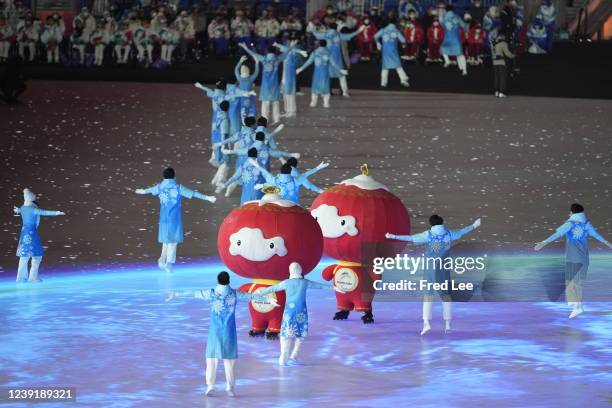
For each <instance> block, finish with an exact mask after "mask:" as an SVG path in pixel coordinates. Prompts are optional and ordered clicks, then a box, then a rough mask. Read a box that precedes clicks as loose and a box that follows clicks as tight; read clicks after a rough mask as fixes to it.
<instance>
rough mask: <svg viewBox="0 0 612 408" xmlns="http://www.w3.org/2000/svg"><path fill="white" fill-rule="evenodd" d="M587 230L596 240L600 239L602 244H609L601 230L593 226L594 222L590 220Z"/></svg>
mask: <svg viewBox="0 0 612 408" xmlns="http://www.w3.org/2000/svg"><path fill="white" fill-rule="evenodd" d="M586 230H587V231H588V233H589V235H590V236H592V237H593V238H595V239H596V240H598V241H599V242H601V243H602V244H606V245H607V244H608V240H607V239H605V238H604V237H602V236H601V235H600V234H599V232H597V230H596V229H595V227H593V224H591V223H590V222H588V223H587V227H586Z"/></svg>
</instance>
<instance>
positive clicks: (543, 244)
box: [533, 242, 546, 251]
mask: <svg viewBox="0 0 612 408" xmlns="http://www.w3.org/2000/svg"><path fill="white" fill-rule="evenodd" d="M545 246H546V243H545V242H538V243H537V244H535V247H533V249H535V250H536V251H539V250H540V249H542V248H544V247H545Z"/></svg>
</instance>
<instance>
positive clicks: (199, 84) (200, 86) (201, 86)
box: [193, 82, 204, 89]
mask: <svg viewBox="0 0 612 408" xmlns="http://www.w3.org/2000/svg"><path fill="white" fill-rule="evenodd" d="M193 86H195V87H196V88H198V89H202V88H204V85H202V84H201V83H199V82H196V83H195V84H193Z"/></svg>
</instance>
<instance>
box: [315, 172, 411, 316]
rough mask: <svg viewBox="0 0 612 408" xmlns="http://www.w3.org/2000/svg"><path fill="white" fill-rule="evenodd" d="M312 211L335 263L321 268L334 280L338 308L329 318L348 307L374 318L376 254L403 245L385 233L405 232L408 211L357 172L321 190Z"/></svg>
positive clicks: (387, 254)
mask: <svg viewBox="0 0 612 408" xmlns="http://www.w3.org/2000/svg"><path fill="white" fill-rule="evenodd" d="M310 212H311V214H312V215H313V217H315V218H316V219H317V221H318V223H319V225H320V226H321V230H322V231H323V240H324V243H325V249H324V253H325V255H327V256H329V257H331V258H334V259H336V260H337V262H336V263H335V264H334V265H331V266H329V267H327V268H325V270H323V279H326V280H332V279H333V281H334V286H335V287H337V288H338V289H341V290H342V291H343V292H344V293H339V292H336V303H337V307H338V310H339V312H337V313H336V314H335V316H334V320H345V319H347V318H348V316H349V313H350V311H351V310H356V311H361V312H364V315H363V316H362V318H361V319H362V320H363V322H364V323H372V322H374V317H373V315H372V299H373V298H374V293H375V290H374V286H373V283H374V280H376V279H380V276H379V275H375V274H374V273H373V272H372V267H371V265H372V260H373V258H375V257H393V256H395V255H396V254H398V253H400V252H401V251H402V249H403V247H404V245H402V244H401V243H399V245H398V243H397V242H394V241H391V240H388V239H386V238H385V232H386V230H387V229H391V230H393V231H397V234H398V235H399V234H409V233H410V216H409V215H408V211H407V210H406V208H405V207H404V205H403V204H402V202H401V201H400V199H399V198H397V197H396V196H394V195H393V194H391V193H390V192H389V190H388V189H387V187H385V186H384V185H383V184H381V183H379V182H377V181H376V180H374V179H373V178H372V177H370V176H369V175H368V168H367V165H363V166H362V174H361V175H359V176H357V177H355V178H352V179H349V180H345V181H343V182H342V183H340V184H339V185H336V186H334V187H331V188H328V189H327V190H325V191H324V192H322V193H321V194H320V195H319V196H318V197H317V198H316V199H315V201H314V202H313V203H312V207H311V211H310Z"/></svg>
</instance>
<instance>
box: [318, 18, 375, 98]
mask: <svg viewBox="0 0 612 408" xmlns="http://www.w3.org/2000/svg"><path fill="white" fill-rule="evenodd" d="M363 30H365V26H361V27H359V29H358V30H357V31H353V32H352V33H340V32H338V26H337V25H336V24H335V23H334V24H330V26H329V29H328V30H327V31H313V32H312V33H311V34H312V35H314V36H315V38H316V39H317V40H319V41H320V40H325V45H326V47H327V49H328V50H329V52H330V54H331V57H332V59H333V60H334V63H335V64H330V65H329V66H328V68H329V77H330V78H338V79H339V80H340V89H342V96H344V97H345V98H348V97H349V96H350V95H349V92H348V82H347V81H346V76H347V75H348V71H346V70H344V68H345V65H344V58H343V57H342V41H350V40H351V39H353V37H355V36H357V35H358V34H359V33H361V32H362V31H363Z"/></svg>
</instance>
